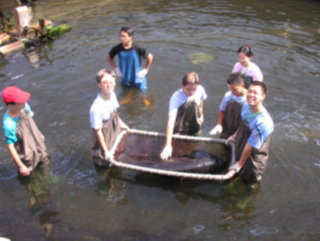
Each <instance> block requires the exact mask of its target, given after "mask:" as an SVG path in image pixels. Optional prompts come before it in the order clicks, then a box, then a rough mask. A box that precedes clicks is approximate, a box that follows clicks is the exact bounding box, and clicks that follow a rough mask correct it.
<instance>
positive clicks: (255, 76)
mask: <svg viewBox="0 0 320 241" xmlns="http://www.w3.org/2000/svg"><path fill="white" fill-rule="evenodd" d="M232 73H239V74H241V75H244V76H250V77H252V80H257V81H263V74H262V72H261V70H260V68H259V67H258V65H256V64H255V63H253V62H250V64H249V66H248V67H246V68H245V67H243V66H242V65H241V64H240V63H239V62H238V63H236V64H235V65H234V67H233V69H232Z"/></svg>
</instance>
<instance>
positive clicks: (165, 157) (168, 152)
mask: <svg viewBox="0 0 320 241" xmlns="http://www.w3.org/2000/svg"><path fill="white" fill-rule="evenodd" d="M171 155H172V146H165V147H164V148H163V151H162V152H161V154H160V157H161V159H162V160H168V158H169V157H171Z"/></svg>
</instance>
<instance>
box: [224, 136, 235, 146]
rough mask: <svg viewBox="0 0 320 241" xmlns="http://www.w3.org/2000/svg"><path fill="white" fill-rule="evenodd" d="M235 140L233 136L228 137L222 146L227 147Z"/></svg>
mask: <svg viewBox="0 0 320 241" xmlns="http://www.w3.org/2000/svg"><path fill="white" fill-rule="evenodd" d="M235 141H236V139H235V138H234V136H233V135H232V136H229V137H228V139H227V140H226V142H225V143H224V144H226V145H229V144H230V143H231V142H235Z"/></svg>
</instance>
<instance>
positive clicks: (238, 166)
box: [229, 162, 241, 173]
mask: <svg viewBox="0 0 320 241" xmlns="http://www.w3.org/2000/svg"><path fill="white" fill-rule="evenodd" d="M240 169H241V166H240V165H239V162H236V163H235V164H233V165H232V166H231V167H229V171H234V172H235V173H238V172H239V171H240Z"/></svg>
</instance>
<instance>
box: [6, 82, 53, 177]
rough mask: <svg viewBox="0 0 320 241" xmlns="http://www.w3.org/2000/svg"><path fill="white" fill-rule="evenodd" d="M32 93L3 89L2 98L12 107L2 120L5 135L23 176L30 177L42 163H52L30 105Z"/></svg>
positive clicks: (8, 146) (15, 88) (9, 149)
mask: <svg viewBox="0 0 320 241" xmlns="http://www.w3.org/2000/svg"><path fill="white" fill-rule="evenodd" d="M30 96H31V94H30V93H28V92H25V91H23V90H21V89H19V88H17V87H15V86H9V87H7V88H5V89H4V90H3V91H2V100H3V101H4V103H5V104H6V105H7V107H8V110H7V111H6V113H5V114H4V116H3V122H2V127H3V132H4V137H5V141H6V144H7V149H8V151H9V154H10V156H11V157H12V159H13V161H14V162H15V164H16V165H17V166H18V168H19V173H20V174H21V175H23V176H29V175H30V172H31V171H32V170H33V169H34V168H35V167H37V166H38V164H40V163H47V162H48V153H47V150H46V146H45V144H44V136H43V135H42V133H41V132H40V131H39V129H38V127H37V125H36V123H35V122H34V120H33V119H32V115H33V112H32V111H31V109H30V107H29V106H28V104H27V101H28V100H29V98H30Z"/></svg>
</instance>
